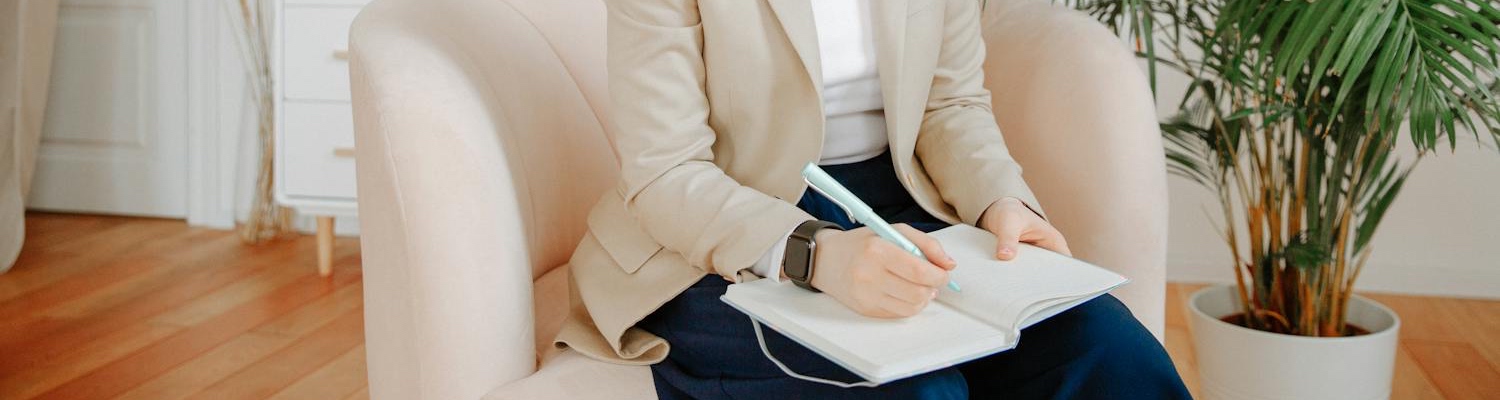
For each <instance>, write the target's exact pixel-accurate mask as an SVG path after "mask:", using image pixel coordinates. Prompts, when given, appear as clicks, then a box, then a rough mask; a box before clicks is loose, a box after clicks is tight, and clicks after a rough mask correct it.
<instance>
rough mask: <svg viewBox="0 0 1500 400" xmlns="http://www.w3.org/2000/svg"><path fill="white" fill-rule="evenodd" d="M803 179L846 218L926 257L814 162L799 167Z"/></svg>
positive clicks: (952, 286) (955, 286)
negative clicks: (835, 205)
mask: <svg viewBox="0 0 1500 400" xmlns="http://www.w3.org/2000/svg"><path fill="white" fill-rule="evenodd" d="M802 179H803V180H806V181H807V185H808V186H809V187H811V188H812V189H813V190H815V191H817V192H818V193H820V194H822V195H823V196H824V197H827V198H828V199H829V200H832V201H833V203H834V204H838V205H839V207H841V208H843V209H844V212H847V213H849V219H852V220H854V222H858V223H861V224H865V226H868V227H870V229H871V230H874V231H875V234H876V235H880V237H881V238H882V239H885V240H887V241H890V242H891V243H895V244H896V245H897V246H900V247H901V249H903V250H906V251H907V252H909V253H911V254H912V255H914V256H917V258H920V259H922V260H926V259H927V256H926V255H924V254H922V249H918V248H917V244H916V243H912V242H911V240H909V239H907V238H906V236H904V235H902V234H901V232H897V231H896V228H895V227H893V226H891V224H890V223H887V222H885V220H884V219H881V218H880V216H879V215H876V214H875V210H874V209H872V208H870V206H869V205H868V204H865V202H864V201H860V200H859V197H858V196H855V195H854V193H852V192H850V191H849V189H847V188H844V185H841V184H839V182H838V181H836V180H834V179H833V177H832V176H829V175H828V173H827V172H823V169H822V168H818V165H817V164H813V163H807V166H806V167H802ZM948 288H949V289H953V291H955V292H959V291H962V290H960V289H959V288H958V283H956V282H953V281H948Z"/></svg>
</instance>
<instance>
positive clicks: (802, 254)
mask: <svg viewBox="0 0 1500 400" xmlns="http://www.w3.org/2000/svg"><path fill="white" fill-rule="evenodd" d="M809 244H810V243H807V242H804V241H801V240H793V241H792V242H791V243H788V245H787V247H786V258H785V262H783V263H782V270H783V271H785V272H786V276H787V277H788V278H791V279H792V280H794V281H807V280H808V276H807V275H808V274H807V272H808V270H810V269H812V246H809Z"/></svg>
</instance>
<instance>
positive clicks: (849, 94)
mask: <svg viewBox="0 0 1500 400" xmlns="http://www.w3.org/2000/svg"><path fill="white" fill-rule="evenodd" d="M871 1H881V0H813V1H812V9H813V22H814V24H815V25H816V26H817V31H818V59H819V60H820V61H821V62H822V66H823V68H822V69H823V71H822V72H823V115H824V122H823V131H824V132H823V153H822V155H821V156H820V157H819V159H818V164H820V165H834V164H848V163H853V162H859V161H864V160H868V159H871V158H875V156H879V155H880V154H881V153H884V152H885V150H886V147H887V146H888V145H889V139H888V138H887V137H886V131H885V102H884V100H883V99H882V98H881V96H880V75H879V74H878V72H877V71H876V69H875V34H874V27H873V26H872V23H871V21H872V20H871V18H870V2H871ZM791 233H792V232H791V231H788V232H787V236H790V235H791ZM784 252H786V241H785V240H782V241H779V242H776V245H774V246H771V249H770V250H767V251H766V253H765V254H762V255H761V257H760V260H759V261H756V262H755V265H754V266H752V267H751V268H750V271H751V272H754V273H755V274H756V275H760V276H762V277H766V278H771V279H776V280H780V279H781V261H782V257H783V255H784V254H783V253H784Z"/></svg>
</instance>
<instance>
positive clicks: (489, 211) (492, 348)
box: [350, 1, 535, 399]
mask: <svg viewBox="0 0 1500 400" xmlns="http://www.w3.org/2000/svg"><path fill="white" fill-rule="evenodd" d="M412 3H420V2H393V1H377V2H375V3H374V4H372V5H371V6H370V7H369V8H367V9H365V11H364V12H363V13H362V14H361V16H360V17H359V19H358V20H357V21H356V23H355V25H354V28H353V32H352V34H351V52H350V55H351V59H350V73H351V80H352V85H351V86H352V91H353V99H354V117H355V124H354V125H355V136H356V138H355V142H356V161H357V169H358V185H359V218H360V223H361V225H362V234H361V237H360V241H361V249H362V250H361V251H362V253H363V266H364V285H365V291H364V293H365V337H366V352H367V353H368V360H369V382H370V394H371V397H372V398H376V399H478V398H480V397H481V396H483V395H484V394H485V393H487V392H489V391H490V390H492V389H494V388H495V387H499V386H501V385H503V384H505V383H507V382H510V381H512V380H516V379H520V378H522V377H525V376H527V375H530V374H531V373H532V372H534V371H535V349H534V341H533V337H532V336H533V330H532V328H531V327H532V321H533V316H532V268H531V262H530V260H529V258H530V257H529V254H528V249H529V246H528V244H527V237H526V233H525V232H526V229H524V226H523V224H524V221H525V220H524V219H523V218H522V211H521V210H522V205H521V204H519V203H518V200H517V199H518V198H520V197H518V196H517V194H516V193H515V190H516V189H515V188H516V185H513V182H512V181H511V180H512V176H513V175H512V173H511V170H512V169H511V165H510V164H509V163H507V160H506V159H505V153H504V152H502V151H501V143H500V141H501V138H502V136H501V132H502V131H503V130H504V129H505V128H506V127H505V126H503V125H501V124H499V123H497V121H494V120H492V119H491V118H490V116H491V113H490V112H489V110H487V109H486V99H485V98H484V94H483V90H484V88H483V86H482V85H477V84H475V82H474V81H473V80H471V79H470V77H469V72H470V71H466V70H465V69H466V67H467V66H466V65H463V64H461V61H456V59H455V58H454V57H451V56H449V55H448V54H451V53H452V49H451V48H445V47H451V46H452V44H451V43H443V42H441V41H435V40H432V37H430V36H424V35H421V34H418V33H415V32H414V31H417V29H418V28H414V27H413V26H416V25H418V24H423V23H424V21H423V20H424V18H423V17H422V16H421V15H419V14H418V15H414V14H417V13H413V12H411V10H410V8H411V7H406V6H404V5H410V4H412ZM398 7H401V8H398ZM428 17H430V16H428ZM498 50H499V49H497V51H498Z"/></svg>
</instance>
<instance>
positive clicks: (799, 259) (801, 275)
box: [781, 220, 843, 292]
mask: <svg viewBox="0 0 1500 400" xmlns="http://www.w3.org/2000/svg"><path fill="white" fill-rule="evenodd" d="M823 229H838V230H843V229H842V228H840V227H839V226H838V224H834V223H832V222H828V221H819V220H811V221H807V222H803V223H802V224H801V225H797V229H793V230H792V235H791V236H787V238H786V253H785V254H784V257H782V264H781V271H782V272H785V273H786V277H787V278H788V279H791V280H792V283H793V284H796V285H797V286H798V287H801V288H803V289H807V290H811V291H814V292H821V290H818V289H817V288H814V287H813V286H812V278H813V270H814V267H815V266H814V265H813V260H814V259H815V258H816V257H815V256H816V254H817V249H818V243H817V241H816V240H813V235H815V234H817V233H818V231H820V230H823Z"/></svg>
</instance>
